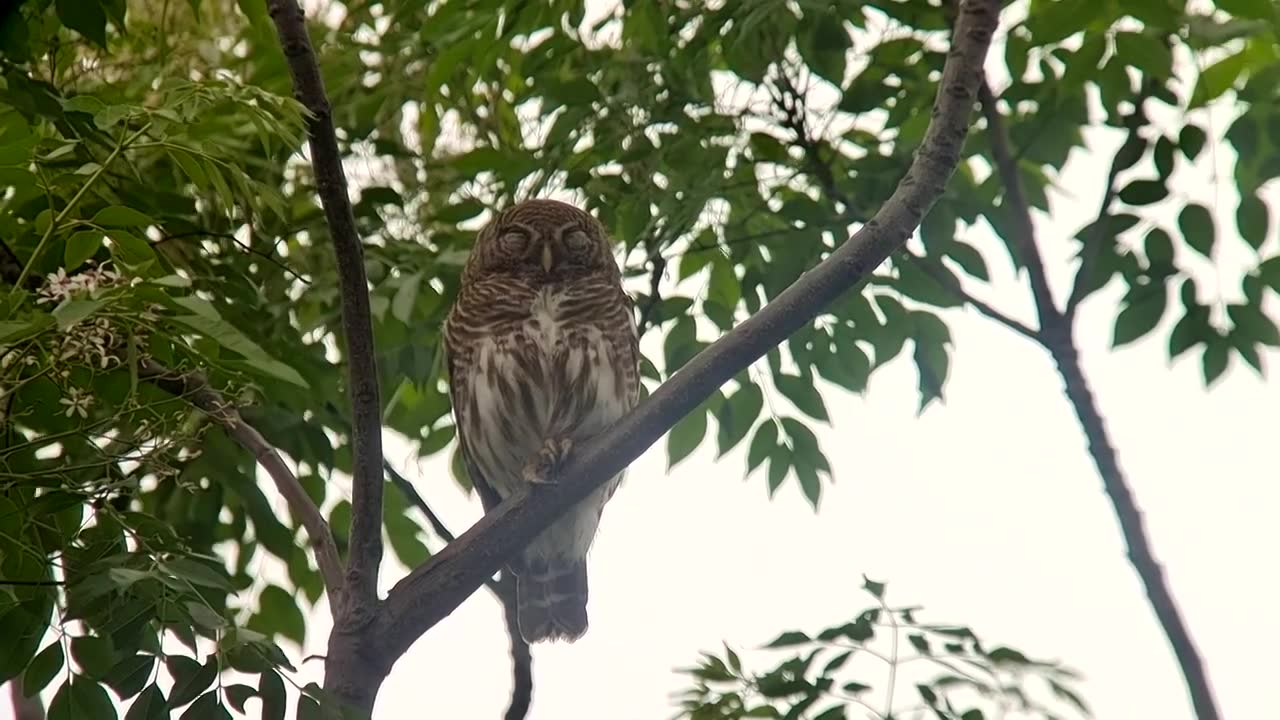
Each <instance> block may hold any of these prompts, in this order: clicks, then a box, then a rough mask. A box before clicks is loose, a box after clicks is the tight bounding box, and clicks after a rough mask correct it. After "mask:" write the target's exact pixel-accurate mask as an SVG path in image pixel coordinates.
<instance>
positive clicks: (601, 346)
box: [445, 200, 640, 643]
mask: <svg viewBox="0 0 1280 720" xmlns="http://www.w3.org/2000/svg"><path fill="white" fill-rule="evenodd" d="M445 352H446V353H447V358H448V366H449V384H450V394H451V396H452V399H453V413H454V419H455V422H456V424H457V430H458V439H459V442H460V443H461V447H462V454H463V457H464V458H465V459H466V462H467V470H468V472H469V474H470V475H471V479H472V482H473V483H474V484H475V487H476V490H477V491H478V492H479V494H480V498H481V500H482V502H483V503H484V506H485V509H486V510H489V509H492V508H493V507H494V506H495V505H497V504H498V502H499V501H500V500H501V499H502V498H503V497H505V496H507V495H509V494H510V493H511V492H512V491H514V490H515V489H516V488H517V487H518V486H519V484H520V483H523V482H529V481H537V480H538V479H539V478H538V477H536V476H538V475H541V474H544V473H543V472H542V470H545V467H542V468H539V466H538V460H539V457H540V456H541V458H542V459H543V460H544V461H546V460H551V461H554V460H557V459H559V455H561V454H562V450H563V448H564V446H565V445H568V444H571V443H579V442H581V441H583V440H585V439H587V438H589V437H591V436H593V435H595V434H596V433H599V432H600V431H601V430H603V429H604V428H605V427H606V426H608V425H609V424H610V423H612V422H613V421H614V420H617V419H618V418H619V417H621V416H622V415H624V414H626V412H627V411H628V410H630V409H631V408H632V407H633V406H634V405H635V403H636V400H637V399H638V397H639V389H640V375H639V367H638V361H639V348H638V339H637V336H636V328H635V320H634V316H633V314H632V304H631V300H630V298H628V297H627V295H626V294H625V293H624V292H623V290H622V279H621V273H620V272H619V270H618V265H617V263H616V262H615V260H614V258H613V253H612V249H611V247H610V244H609V241H608V238H607V237H606V236H605V232H604V228H603V227H602V226H601V225H600V223H599V222H597V221H596V220H595V219H594V218H592V217H591V216H590V215H588V214H587V213H585V212H583V211H581V210H579V209H578V208H575V207H573V206H572V205H567V204H565V203H561V202H558V201H554V200H529V201H526V202H523V203H520V204H517V205H515V206H513V207H511V208H508V209H507V210H505V211H503V212H502V213H500V214H499V215H498V216H497V217H495V218H494V219H493V220H492V221H491V222H490V223H489V224H488V225H486V226H485V227H484V229H482V230H481V231H480V234H479V235H478V236H477V238H476V243H475V246H474V247H473V248H472V251H471V255H470V257H469V258H468V260H467V265H466V268H465V269H464V270H463V274H462V284H461V287H460V289H459V292H458V298H457V300H456V301H455V303H454V306H453V308H452V310H451V311H450V313H449V318H448V320H447V321H446V323H445ZM565 441H568V442H567V443H566V442H565ZM531 462H532V463H533V464H532V465H531ZM543 465H545V462H544V463H543ZM621 479H622V476H621V475H619V476H618V477H615V478H613V479H612V480H611V481H610V482H608V483H606V484H605V485H604V486H602V487H601V488H600V489H598V490H597V491H596V492H594V493H593V494H592V495H590V496H588V497H587V499H585V500H584V501H582V502H581V503H580V504H579V505H577V506H576V507H575V508H573V509H571V510H570V511H569V513H568V514H566V515H565V516H563V517H562V518H560V519H559V520H558V521H556V523H555V524H554V525H552V526H551V527H550V528H549V529H548V530H547V531H546V532H544V533H543V534H542V535H540V536H539V537H538V538H536V539H535V540H534V541H533V542H532V543H530V545H529V546H528V547H527V548H526V549H525V550H524V552H523V553H522V554H521V556H520V557H519V558H518V559H517V560H514V561H513V562H512V563H511V569H512V571H513V572H514V573H515V575H516V576H517V583H516V585H517V589H516V592H517V605H518V615H519V624H520V632H521V634H522V635H523V636H524V638H525V640H526V641H528V642H531V643H533V642H539V641H542V640H556V639H563V640H568V641H570V642H572V641H573V640H576V639H577V638H579V637H581V635H582V634H583V633H584V632H586V629H587V607H586V606H587V569H586V556H587V550H588V549H589V548H590V547H591V542H592V540H593V539H594V538H595V534H596V529H597V527H598V525H599V521H600V514H601V512H602V511H603V510H604V505H605V503H606V502H607V501H608V500H609V498H610V497H612V496H613V492H614V490H616V489H617V486H618V483H619V482H620V481H621Z"/></svg>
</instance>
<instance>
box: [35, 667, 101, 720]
mask: <svg viewBox="0 0 1280 720" xmlns="http://www.w3.org/2000/svg"><path fill="white" fill-rule="evenodd" d="M85 718H93V720H115V718H116V707H115V705H114V704H113V703H112V702H111V697H110V696H109V695H107V691H106V690H104V689H103V687H102V686H101V685H99V684H98V683H96V682H94V681H92V680H89V679H87V678H83V677H80V676H75V677H73V678H72V679H71V682H70V684H68V683H63V685H62V687H61V688H59V689H58V693H57V694H56V695H54V696H53V701H52V702H50V703H49V715H48V720H85Z"/></svg>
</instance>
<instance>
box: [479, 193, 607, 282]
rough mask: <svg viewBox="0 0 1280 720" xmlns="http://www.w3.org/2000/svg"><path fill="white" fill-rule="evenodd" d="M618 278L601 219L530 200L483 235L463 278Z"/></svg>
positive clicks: (553, 202) (552, 202)
mask: <svg viewBox="0 0 1280 720" xmlns="http://www.w3.org/2000/svg"><path fill="white" fill-rule="evenodd" d="M600 272H607V273H610V274H618V264H617V263H616V262H615V261H614V259H613V251H612V248H611V247H610V244H609V239H608V238H607V237H606V236H605V232H604V227H603V226H601V225H600V222H599V221H598V220H596V219H595V218H593V217H591V216H590V215H588V214H587V213H586V212H584V211H582V210H579V209H578V208H576V207H574V206H572V205H569V204H567V203H562V202H560V201H558V200H545V199H537V200H526V201H524V202H521V203H517V204H515V205H513V206H511V207H509V208H507V209H506V210H503V211H502V212H500V213H498V216H497V217H495V218H494V219H493V220H490V221H489V224H487V225H485V226H484V228H483V229H481V230H480V234H479V235H478V236H477V237H476V243H475V246H474V247H473V248H472V249H471V255H470V257H468V258H467V266H466V268H465V269H464V270H463V273H462V279H463V282H466V281H467V280H469V279H472V278H475V277H480V276H490V275H506V276H517V277H524V278H528V279H531V280H534V281H542V282H547V281H553V280H571V279H573V278H575V277H584V276H587V275H594V274H597V273H600Z"/></svg>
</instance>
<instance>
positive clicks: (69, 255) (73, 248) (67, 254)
mask: <svg viewBox="0 0 1280 720" xmlns="http://www.w3.org/2000/svg"><path fill="white" fill-rule="evenodd" d="M100 247H102V233H100V232H98V231H97V230H81V231H79V232H75V233H72V234H71V237H69V238H67V242H66V245H65V246H64V247H63V251H62V264H63V265H64V266H65V267H66V268H67V270H74V269H76V268H78V267H80V265H81V264H83V263H84V261H85V260H88V259H89V258H91V257H93V254H94V253H96V252H98V248H100Z"/></svg>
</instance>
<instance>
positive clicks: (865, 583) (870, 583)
mask: <svg viewBox="0 0 1280 720" xmlns="http://www.w3.org/2000/svg"><path fill="white" fill-rule="evenodd" d="M884 586H885V584H884V583H882V582H876V581H875V580H872V579H871V578H869V577H867V576H866V575H863V576H862V589H863V590H866V591H867V592H869V593H871V596H872V597H874V598H875V599H877V600H883V599H884Z"/></svg>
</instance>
